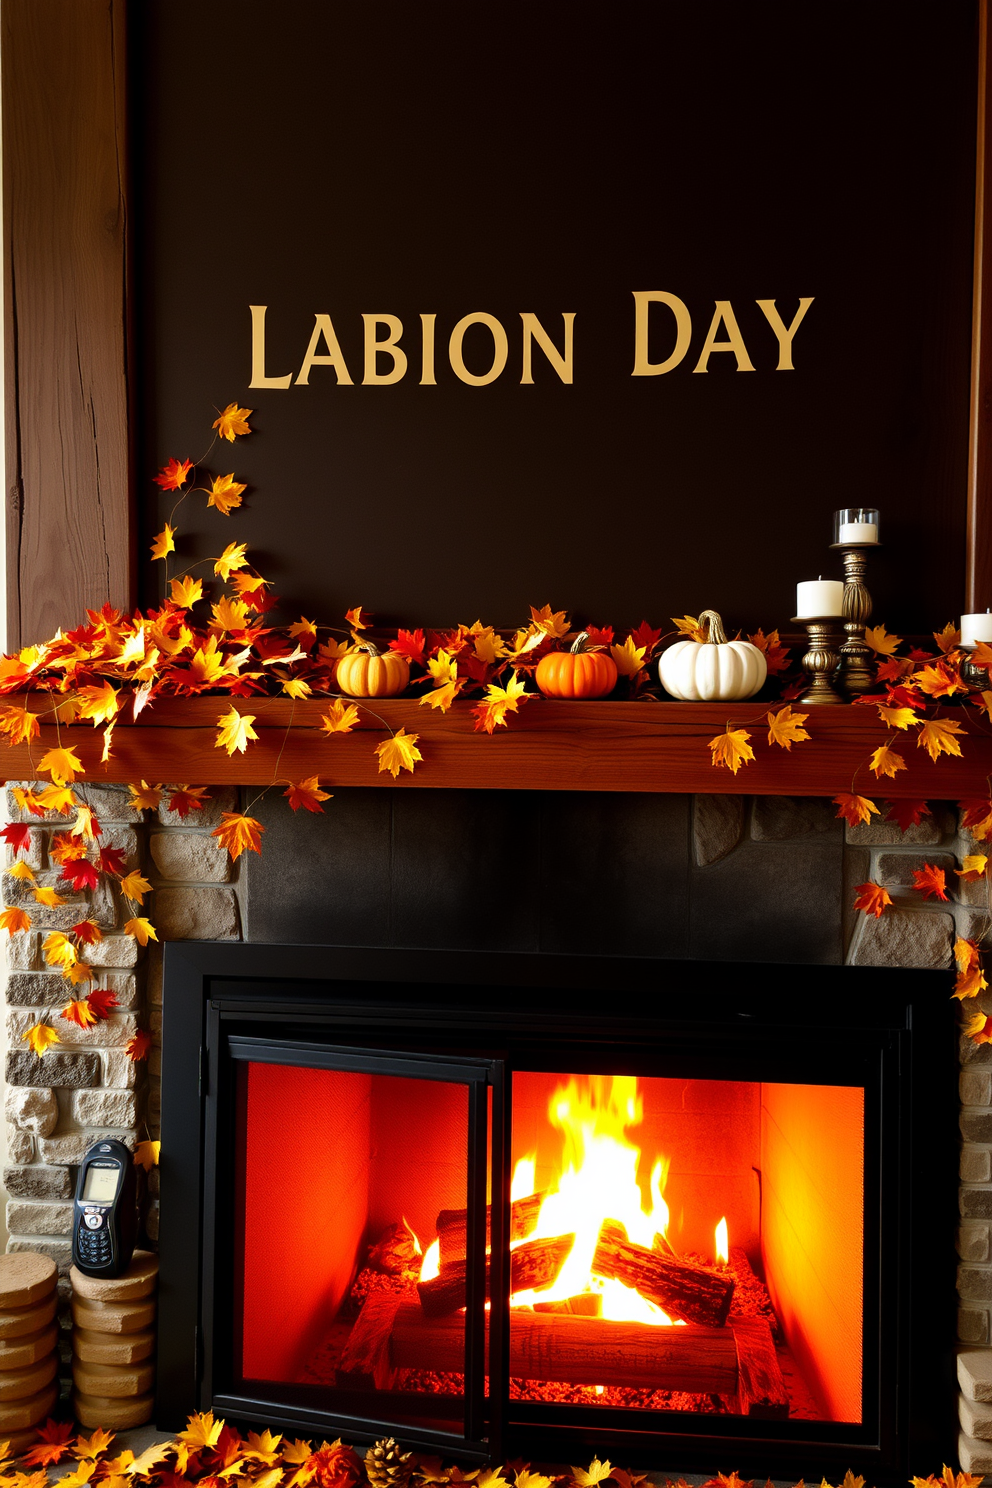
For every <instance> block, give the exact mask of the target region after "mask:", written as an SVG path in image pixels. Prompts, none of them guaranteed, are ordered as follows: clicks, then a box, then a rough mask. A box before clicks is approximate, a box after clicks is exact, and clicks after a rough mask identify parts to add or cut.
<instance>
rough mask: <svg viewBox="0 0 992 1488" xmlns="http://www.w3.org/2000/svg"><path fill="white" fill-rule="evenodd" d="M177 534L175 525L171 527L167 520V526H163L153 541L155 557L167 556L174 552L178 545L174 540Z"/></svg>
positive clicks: (153, 555) (153, 554) (153, 556)
mask: <svg viewBox="0 0 992 1488" xmlns="http://www.w3.org/2000/svg"><path fill="white" fill-rule="evenodd" d="M175 535H176V529H175V528H174V527H170V526H169V524H168V522H166V524H165V526H164V527H163V528H162V531H161V532H160V533H159V534H158V535H157V537H156V538H155V540H154V542H153V543H152V558H153V559H155V558H165V557H166V555H167V554H169V553H174V552H175V551H176V545H175V543H174V542H173V538H174V537H175Z"/></svg>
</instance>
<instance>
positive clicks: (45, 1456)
mask: <svg viewBox="0 0 992 1488" xmlns="http://www.w3.org/2000/svg"><path fill="white" fill-rule="evenodd" d="M35 1430H36V1431H37V1433H38V1441H37V1443H36V1445H35V1446H33V1447H31V1448H29V1450H28V1451H27V1452H25V1454H24V1464H25V1466H26V1467H49V1466H52V1465H53V1464H54V1463H56V1462H61V1461H62V1459H63V1457H67V1456H68V1455H69V1449H70V1445H71V1438H72V1437H73V1436H74V1435H75V1427H74V1426H73V1424H72V1422H71V1421H53V1420H52V1419H51V1417H49V1418H48V1420H47V1421H46V1422H45V1424H44V1426H36V1427H35Z"/></svg>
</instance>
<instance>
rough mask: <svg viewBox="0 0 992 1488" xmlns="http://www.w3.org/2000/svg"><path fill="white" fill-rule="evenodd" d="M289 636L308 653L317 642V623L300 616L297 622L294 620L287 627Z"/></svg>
mask: <svg viewBox="0 0 992 1488" xmlns="http://www.w3.org/2000/svg"><path fill="white" fill-rule="evenodd" d="M289 634H290V636H291V637H292V638H293V640H294V641H299V642H300V644H301V645H303V646H305V647H306V649H307V650H308V651H309V650H310V649H311V648H312V647H313V646H314V645H316V642H317V623H316V621H315V620H308V619H307V618H306V616H305V615H301V616H300V618H299V620H294V621H293V624H292V625H291V626H290V627H289Z"/></svg>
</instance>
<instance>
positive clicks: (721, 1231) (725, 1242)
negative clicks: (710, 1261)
mask: <svg viewBox="0 0 992 1488" xmlns="http://www.w3.org/2000/svg"><path fill="white" fill-rule="evenodd" d="M715 1240H716V1245H715V1249H716V1258H717V1260H718V1261H722V1262H723V1264H724V1265H726V1264H727V1262H728V1261H729V1260H730V1240H729V1239H728V1237H727V1218H726V1215H724V1217H723V1219H721V1221H720V1223H719V1224H718V1225H717V1227H716V1235H715Z"/></svg>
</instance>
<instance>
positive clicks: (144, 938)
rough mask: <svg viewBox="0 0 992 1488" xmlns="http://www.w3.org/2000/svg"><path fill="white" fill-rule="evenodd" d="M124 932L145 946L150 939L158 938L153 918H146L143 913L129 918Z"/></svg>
mask: <svg viewBox="0 0 992 1488" xmlns="http://www.w3.org/2000/svg"><path fill="white" fill-rule="evenodd" d="M124 934H125V935H130V936H131V938H132V939H133V940H136V941H137V942H138V944H139V945H143V946H145V945H147V944H148V942H149V941H150V940H158V936H157V935H156V933H155V927H154V925H153V924H152V922H151V920H146V919H145V918H144V917H143V916H142V915H135V917H134V918H133V919H131V920H128V922H127V924H126V925H125V926H124Z"/></svg>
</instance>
